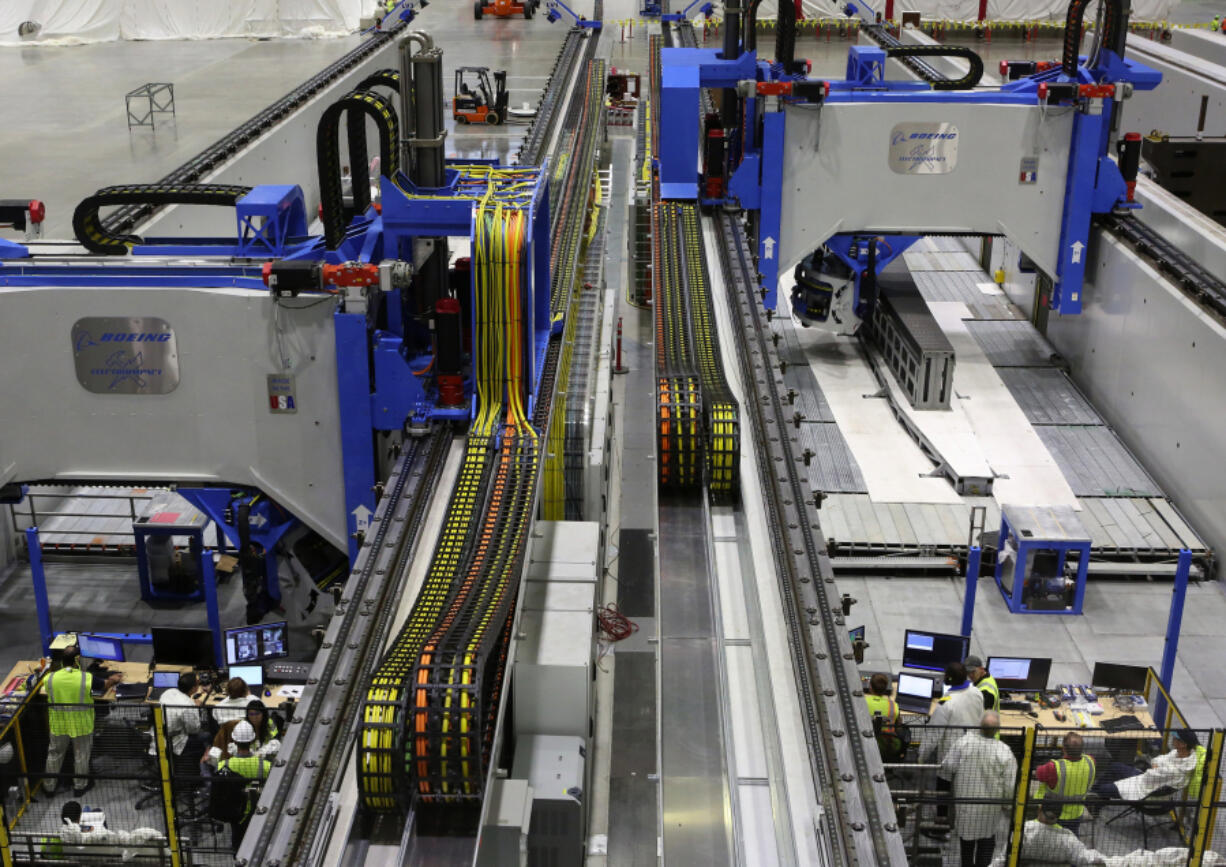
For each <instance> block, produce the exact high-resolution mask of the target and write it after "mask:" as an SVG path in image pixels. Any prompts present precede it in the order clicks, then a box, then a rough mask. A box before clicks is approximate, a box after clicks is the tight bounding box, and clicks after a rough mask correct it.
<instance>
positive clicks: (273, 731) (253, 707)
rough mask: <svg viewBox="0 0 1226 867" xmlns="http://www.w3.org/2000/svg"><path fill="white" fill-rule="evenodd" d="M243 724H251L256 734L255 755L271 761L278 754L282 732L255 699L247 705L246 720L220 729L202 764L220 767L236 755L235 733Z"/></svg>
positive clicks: (261, 704) (253, 744)
mask: <svg viewBox="0 0 1226 867" xmlns="http://www.w3.org/2000/svg"><path fill="white" fill-rule="evenodd" d="M243 722H247V723H249V724H250V725H251V728H252V730H253V732H254V733H255V737H254V739H253V740H252V742H251V751H252V752H253V753H254V754H256V755H258V756H260V757H261V758H265V759H271V758H272V757H273V756H275V755H276V754H277V751H278V750H279V749H281V741H280V740H278V738H279V737H280V736H281V732H280V731H279V730H278V728H277V723H276V721H275V720H273V718H272V715H271V714H270V713H269V712H268V708H267V707H265V706H264V702H262V701H260V700H259V699H258V698H253V699H251V700H250V701H249V702H248V703H247V716H246V719H245V720H242V719H236V720H231V721H230V722H228V723H226V724H225V725H223V726H222V727H221V728H220V729H218V731H217V735H216V737H214V738H213V746H212V747H211V748H210V749H209V751H208V752H207V753H205V754H204V758H202V759H201V760H200V761H201V763H203V764H208V765H212V766H220V765H221V763H222V762H224V761H225V760H226V759H228V758H229V757H230V756H232V755H234V754H235V745H236V743H237V741H236V740H235V737H234V732H235V730H236V729H237V728H238V726H239V725H241V724H242V723H243Z"/></svg>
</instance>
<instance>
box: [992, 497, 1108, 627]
mask: <svg viewBox="0 0 1226 867" xmlns="http://www.w3.org/2000/svg"><path fill="white" fill-rule="evenodd" d="M1011 512H1013V513H1014V514H1013V515H1012V517H1011V515H1010V513H1011ZM1018 512H1019V510H1018V509H1016V508H1015V507H1010V506H1002V507H1001V510H1000V535H999V537H998V546H997V550H998V551H1000V552H1004V551H1005V550H1011V551H1014V552H1016V553H1014V555H1013V557H1012V561H1013V569H1012V572H1011V574H1009V575H1006V574H1005V565H1006V558H1004V557H1002V556H999V555H998V556H997V558H996V570H995V578H996V586H997V587H998V588H999V589H1000V595H1001V596H1002V597H1004V600H1005V604H1006V605H1008V606H1009V610H1010V611H1011V612H1013V613H1014V614H1080V613H1081V607H1082V603H1083V602H1084V601H1085V595H1086V575H1087V573H1088V571H1089V568H1090V537H1089V534H1087V533H1085V530H1084V528H1082V527H1081V525H1080V522H1079V521H1076V517H1075V514H1074V513H1073V510H1072V509H1071V508H1069V509H1067V512H1068V515H1070V516H1073V522H1074V524H1073V527H1072V528H1071V529H1072V532H1066V533H1064V534H1063V535H1061V536H1059V537H1056V534H1055V533H1053V534H1051V535H1050V536H1048V537H1046V538H1044V537H1042V536H1039V535H1035V534H1034V532H1033V531H1032V530H1030V529H1028V528H1025V527H1021V526H1020V524H1021V523H1022V521H1023V519H1022V518H1021V517H1020V516H1019V514H1017V513H1018ZM1080 534H1084V536H1083V537H1081V538H1078V536H1079V535H1080ZM1040 552H1047V553H1051V554H1055V558H1056V559H1055V575H1054V576H1053V577H1051V578H1050V579H1049V580H1052V581H1057V582H1060V585H1061V586H1060V587H1059V588H1058V591H1048V589H1047V588H1046V587H1042V588H1039V589H1040V590H1042V591H1043V592H1045V593H1048V592H1052V593H1054V592H1059V593H1060V594H1062V595H1063V594H1064V593H1065V592H1066V590H1065V588H1064V586H1063V585H1064V582H1065V578H1064V573H1065V564H1066V563H1067V561H1068V557H1069V555H1070V554H1075V555H1077V574H1076V577H1075V578H1074V579H1073V580H1074V586H1073V600H1072V604H1068V603H1065V605H1064V606H1063V607H1062V608H1038V607H1030V606H1029V605H1028V604H1027V602H1026V599H1027V598H1028V596H1030V595H1032V594H1033V581H1032V575H1031V574H1030V572H1031V568H1032V566H1033V563H1034V560H1035V559H1036V555H1037V554H1039V553H1040ZM1040 580H1041V579H1040ZM1006 582H1007V583H1006Z"/></svg>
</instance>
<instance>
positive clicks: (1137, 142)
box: [1117, 132, 1141, 202]
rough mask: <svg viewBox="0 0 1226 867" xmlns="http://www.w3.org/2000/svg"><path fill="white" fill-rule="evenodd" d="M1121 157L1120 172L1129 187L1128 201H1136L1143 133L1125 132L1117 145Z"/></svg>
mask: <svg viewBox="0 0 1226 867" xmlns="http://www.w3.org/2000/svg"><path fill="white" fill-rule="evenodd" d="M1117 148H1118V149H1119V158H1120V174H1121V175H1123V176H1124V184H1125V185H1126V186H1127V188H1128V201H1129V202H1133V201H1136V200H1135V199H1134V198H1133V196H1134V195H1135V194H1136V191H1137V170H1138V169H1139V168H1140V167H1141V134H1140V133H1139V132H1128V133H1124V137H1123V138H1122V139H1120V141H1119V144H1118V145H1117Z"/></svg>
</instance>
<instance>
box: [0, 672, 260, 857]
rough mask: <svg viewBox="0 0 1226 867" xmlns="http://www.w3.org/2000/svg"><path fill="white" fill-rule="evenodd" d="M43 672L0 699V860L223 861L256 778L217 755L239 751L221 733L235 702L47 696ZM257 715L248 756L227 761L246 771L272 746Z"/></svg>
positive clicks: (248, 808)
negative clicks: (57, 700) (55, 700)
mask: <svg viewBox="0 0 1226 867" xmlns="http://www.w3.org/2000/svg"><path fill="white" fill-rule="evenodd" d="M45 683H46V681H45V679H44V680H43V681H42V682H40V683H38V684H36V685H35V686H34V688H33V689H32V690H31V691H30V692H27V693H25V694H24V698H23V699H22V700H21V701H20V702H18V701H15V700H5V701H4V703H2V704H0V794H2V795H3V798H2V804H0V865H3V867H9V865H12V864H46V863H64V864H82V865H92V864H99V865H100V864H116V863H125V864H126V863H133V864H159V865H160V864H165V865H169V867H180V865H218V867H220V865H230V864H233V863H234V854H233V853H234V851H235V849H236V847H237V843H238V840H239V839H240V838H241V834H242V832H243V830H245V827H246V820H247V819H249V817H250V814H251V812H252V811H253V810H254V809H255V801H256V799H257V798H258V792H259V785H260V781H259V780H256V779H250V777H251V776H252V774H250V773H247V774H244V773H232V772H231V769H230V768H229V767H228V766H229V765H230V762H228V761H226V760H227V759H228V758H230V756H231V755H235V756H240V757H241V756H245V755H246V754H245V753H239V752H238V748H237V746H236V745H235V744H234V742H233V739H232V735H233V729H234V727H235V726H236V725H237V724H238V722H240V721H241V720H242V718H243V717H244V714H246V713H247V711H246V710H245V709H244V708H243V707H241V706H239V707H233V708H224V709H223V708H216V707H214V708H202V707H198V706H196V705H195V704H194V703H193V704H185V705H183V706H169V705H168V706H163V704H161V703H156V702H151V701H148V700H144V699H136V700H127V701H103V700H99V701H95V702H94V703H92V704H91V703H89V698H88V696H87V697H86V699H85V703H84V704H55V705H50V704H49V703H48V701H47V696H46V688H45ZM97 686H98V687H99V689H104V688H105V687H106V684H97ZM180 700H185V699H182V698H181V699H180ZM185 701H188V702H190V699H186V700H185ZM263 717H265V718H267V720H268V723H267V724H265V723H264V720H263V718H261V717H260V716H259V715H257V714H255V713H252V714H251V719H252V720H253V721H254V722H255V723H256V725H255V726H254V728H255V729H256V730H257V732H258V734H257V742H256V743H255V744H253V749H254V750H255V751H256V752H255V754H253V756H252V758H253V759H254V762H252V761H248V762H247V763H246V764H245V765H244V764H243V763H242V762H241V761H238V762H236V765H235V767H237V768H238V769H239V770H240V771H250V770H251V767H249V766H253V767H255V769H256V774H255V775H256V776H258V774H259V771H263V775H264V776H266V775H267V773H268V772H269V771H270V770H271V768H272V761H273V754H274V753H275V750H276V748H277V747H278V746H279V740H278V736H279V732H278V731H276V729H275V728H274V727H277V726H276V724H277V719H276V714H275V713H269V712H268V711H264V714H263ZM279 728H283V725H282V726H280V727H279ZM260 751H263V753H264V755H263V756H262V757H261V756H260V755H259V752H260ZM219 764H220V765H221V766H222V767H223V768H225V770H224V771H220V772H219V770H218V766H219Z"/></svg>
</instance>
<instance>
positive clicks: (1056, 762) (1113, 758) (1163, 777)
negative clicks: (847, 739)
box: [878, 698, 1226, 867]
mask: <svg viewBox="0 0 1226 867" xmlns="http://www.w3.org/2000/svg"><path fill="white" fill-rule="evenodd" d="M1167 700H1168V701H1169V698H1168V699H1167ZM1174 713H1175V714H1176V715H1177V714H1178V712H1177V711H1175V712H1174ZM1096 716H1097V714H1096ZM1101 716H1102V720H1101V725H1097V726H1094V727H1086V728H1063V727H1062V728H1051V727H1044V726H1043V725H1042V724H1036V725H1018V726H1012V727H1011V726H1008V725H1006V726H1005V727H1002V728H1000V729H999V736H996V732H995V731H982V730H980V729H978V728H967V727H947V726H939V727H938V726H927V725H922V726H918V725H917V726H909V727H908V726H905V725H904V726H901V727H899V728H897V729H894V728H891V727H887V729H886V730H883V731H882V732H881V734H880V735H879V737H878V742H879V744H880V745H881V747H882V752H883V758H885V759H886V763H885V768H886V778H887V782H888V784H889V787H890V790H891V792H892V795H893V800H894V805H895V810H896V812H897V814H898V820H899V827H900V829H901V831H902V833H903V839H904V840H905V841H906V845H907V850H908V856H909V860H910V863H912V864H917V865H918V864H926V863H931V864H939V863H959V861H960V862H961V863H964V864H969V863H975V864H991V865H992V867H1006V865H1008V867H1013V865H1019V864H1022V865H1025V864H1040V863H1045V864H1051V863H1056V864H1099V865H1112V867H1139V865H1195V867H1199V865H1202V864H1215V863H1222V862H1221V861H1220V857H1221V856H1220V855H1219V854H1218V853H1217V852H1216V851H1215V850H1214V848H1213V846H1214V845H1215V842H1216V844H1217V845H1219V846H1221V845H1223V844H1224V843H1226V836H1224V835H1226V827H1224V826H1226V811H1224V810H1222V809H1221V808H1223V807H1226V801H1224V800H1223V798H1222V780H1223V775H1224V774H1226V767H1224V766H1223V738H1224V736H1223V732H1222V731H1221V730H1210V729H1192V728H1188V727H1186V726H1174V727H1159V726H1156V725H1153V724H1152V722H1151V721H1150V720H1149V718H1148V715H1146V714H1144V713H1142V714H1139V715H1111V716H1108V715H1106V714H1105V713H1104V714H1103V715H1101Z"/></svg>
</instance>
